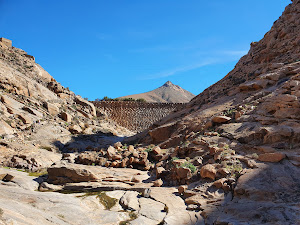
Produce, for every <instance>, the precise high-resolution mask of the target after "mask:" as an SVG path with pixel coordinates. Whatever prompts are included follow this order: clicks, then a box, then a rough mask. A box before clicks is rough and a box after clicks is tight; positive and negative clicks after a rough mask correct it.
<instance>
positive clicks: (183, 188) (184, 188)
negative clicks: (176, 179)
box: [178, 185, 187, 194]
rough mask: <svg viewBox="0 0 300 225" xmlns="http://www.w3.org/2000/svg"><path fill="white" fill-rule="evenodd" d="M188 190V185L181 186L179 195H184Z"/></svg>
mask: <svg viewBox="0 0 300 225" xmlns="http://www.w3.org/2000/svg"><path fill="white" fill-rule="evenodd" d="M186 190H187V186H186V185H181V186H179V187H178V193H179V194H183V193H184V192H185V191H186Z"/></svg>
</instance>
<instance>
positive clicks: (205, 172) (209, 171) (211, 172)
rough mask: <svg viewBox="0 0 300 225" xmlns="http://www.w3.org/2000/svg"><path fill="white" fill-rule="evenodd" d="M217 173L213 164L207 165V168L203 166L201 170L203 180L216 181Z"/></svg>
mask: <svg viewBox="0 0 300 225" xmlns="http://www.w3.org/2000/svg"><path fill="white" fill-rule="evenodd" d="M216 174H217V171H216V169H215V167H214V166H213V165H211V164H207V165H205V166H202V168H201V170H200V175H201V177H202V178H209V179H212V180H215V178H216Z"/></svg>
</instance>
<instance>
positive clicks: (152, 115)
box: [93, 101, 186, 132]
mask: <svg viewBox="0 0 300 225" xmlns="http://www.w3.org/2000/svg"><path fill="white" fill-rule="evenodd" d="M93 103H94V105H95V107H97V108H99V109H100V110H101V111H103V112H105V113H106V114H107V115H108V117H109V118H110V119H112V120H113V121H115V122H116V123H118V124H119V125H121V126H123V127H126V128H127V129H129V130H132V131H135V132H141V131H143V130H145V129H147V128H148V127H150V126H151V125H152V124H153V123H154V122H156V121H159V120H161V119H162V118H164V117H165V116H167V115H169V114H170V113H171V112H172V111H174V110H179V109H182V108H184V106H185V105H186V104H185V103H148V102H130V101H128V102H127V101H100V102H93Z"/></svg>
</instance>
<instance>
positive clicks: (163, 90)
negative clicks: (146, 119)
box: [121, 81, 195, 103]
mask: <svg viewBox="0 0 300 225" xmlns="http://www.w3.org/2000/svg"><path fill="white" fill-rule="evenodd" d="M193 97H195V95H194V94H192V93H190V92H188V91H186V90H184V89H183V88H181V87H180V86H178V85H175V84H173V83H172V82H171V81H167V82H166V83H164V84H163V85H162V86H160V87H159V88H156V89H154V90H152V91H148V92H145V93H141V94H134V95H127V96H124V97H121V98H134V99H138V98H143V99H145V100H146V101H147V102H161V103H162V102H169V103H185V102H189V101H190V100H191V99H192V98H193Z"/></svg>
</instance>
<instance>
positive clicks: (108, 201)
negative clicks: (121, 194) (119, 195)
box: [78, 191, 118, 210]
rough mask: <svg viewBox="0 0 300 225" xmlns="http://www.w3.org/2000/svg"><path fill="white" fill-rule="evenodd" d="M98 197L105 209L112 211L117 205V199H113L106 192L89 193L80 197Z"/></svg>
mask: <svg viewBox="0 0 300 225" xmlns="http://www.w3.org/2000/svg"><path fill="white" fill-rule="evenodd" d="M93 195H96V197H97V198H98V199H99V202H100V203H101V204H102V205H103V206H104V207H105V209H107V210H110V209H111V208H112V207H114V205H115V204H116V203H117V201H118V200H117V199H115V198H111V197H109V196H108V195H106V193H105V192H104V191H100V192H87V193H85V194H84V195H81V196H78V197H79V198H85V197H88V196H93Z"/></svg>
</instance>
